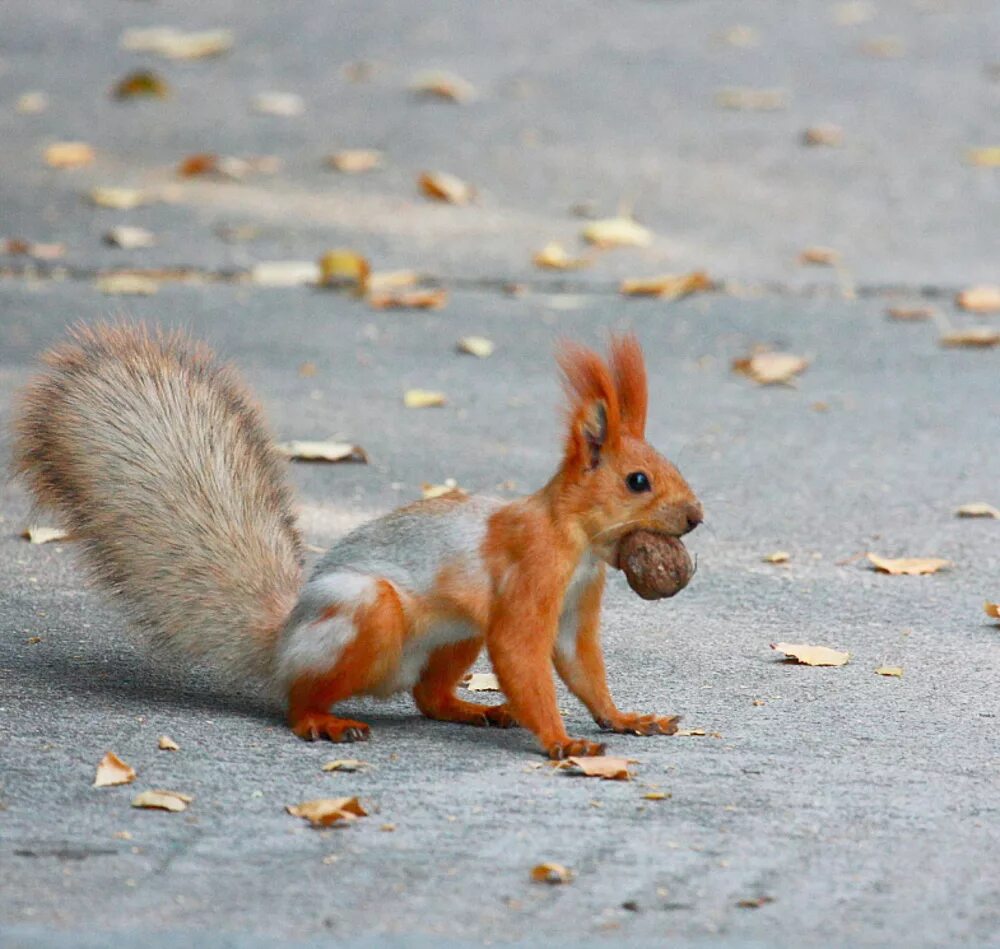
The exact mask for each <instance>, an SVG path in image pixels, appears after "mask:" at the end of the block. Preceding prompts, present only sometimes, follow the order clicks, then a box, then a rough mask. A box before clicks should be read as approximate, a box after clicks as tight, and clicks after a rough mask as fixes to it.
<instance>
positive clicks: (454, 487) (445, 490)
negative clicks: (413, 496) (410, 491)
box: [420, 478, 466, 501]
mask: <svg viewBox="0 0 1000 949" xmlns="http://www.w3.org/2000/svg"><path fill="white" fill-rule="evenodd" d="M465 493H466V492H465V491H463V490H462V489H461V488H460V487H459V486H458V482H457V481H456V480H455V479H454V478H445V479H444V484H431V483H430V482H429V481H425V482H424V483H423V484H422V485H421V486H420V494H421V497H422V498H423V499H424V500H425V501H433V500H434V498H440V497H444V496H445V495H446V494H465Z"/></svg>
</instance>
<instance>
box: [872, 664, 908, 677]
mask: <svg viewBox="0 0 1000 949" xmlns="http://www.w3.org/2000/svg"><path fill="white" fill-rule="evenodd" d="M875 675H880V676H892V677H894V678H896V679H902V678H903V667H902V666H879V667H878V668H877V669H876V670H875Z"/></svg>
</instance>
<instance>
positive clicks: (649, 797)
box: [642, 791, 670, 801]
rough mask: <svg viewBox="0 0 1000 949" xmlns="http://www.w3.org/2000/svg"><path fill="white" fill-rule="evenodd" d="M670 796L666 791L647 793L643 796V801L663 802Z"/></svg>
mask: <svg viewBox="0 0 1000 949" xmlns="http://www.w3.org/2000/svg"><path fill="white" fill-rule="evenodd" d="M669 797H670V795H669V794H667V792H666V791H647V792H646V793H645V794H643V796H642V799H643V800H644V801H665V800H667V798H669Z"/></svg>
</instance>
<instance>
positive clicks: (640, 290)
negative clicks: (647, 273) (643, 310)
mask: <svg viewBox="0 0 1000 949" xmlns="http://www.w3.org/2000/svg"><path fill="white" fill-rule="evenodd" d="M711 289H712V281H711V280H709V279H708V274H706V273H705V272H704V271H703V270H695V271H692V272H691V273H686V274H679V275H678V274H664V275H662V276H659V277H645V278H640V279H637V280H623V281H622V282H621V285H620V287H619V290H620V291H621V293H623V294H624V295H625V296H627V297H659V298H660V299H667V300H677V299H679V298H680V297H686V296H688V295H689V294H692V293H697V292H699V291H701V290H711Z"/></svg>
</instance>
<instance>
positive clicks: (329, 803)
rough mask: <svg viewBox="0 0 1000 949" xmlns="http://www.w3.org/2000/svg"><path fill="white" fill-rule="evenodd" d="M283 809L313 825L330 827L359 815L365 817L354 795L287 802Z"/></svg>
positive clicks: (349, 821)
mask: <svg viewBox="0 0 1000 949" xmlns="http://www.w3.org/2000/svg"><path fill="white" fill-rule="evenodd" d="M285 810H286V811H288V813H289V814H291V815H292V816H293V817H301V818H302V819H303V820H307V821H309V823H310V824H312V825H313V827H331V826H333V825H334V824H349V823H351V822H352V821H354V820H356V819H357V818H359V817H367V816H368V811H366V810H365V809H364V808H363V807H362V806H361V804H360V803H359V802H358V799H357V798H356V797H320V798H316V799H314V800H311V801H303V802H302V803H301V804H287V805H285Z"/></svg>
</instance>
